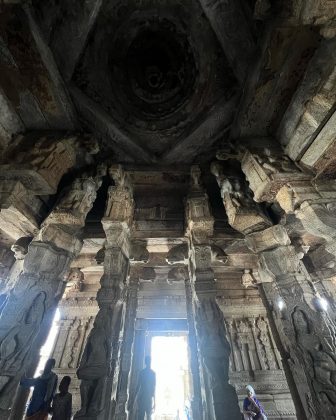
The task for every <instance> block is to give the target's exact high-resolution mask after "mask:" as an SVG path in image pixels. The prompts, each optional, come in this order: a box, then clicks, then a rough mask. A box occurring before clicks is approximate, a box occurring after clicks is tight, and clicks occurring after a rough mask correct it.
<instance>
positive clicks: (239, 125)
mask: <svg viewBox="0 0 336 420" xmlns="http://www.w3.org/2000/svg"><path fill="white" fill-rule="evenodd" d="M318 42H319V36H318V34H316V33H315V32H313V31H311V29H310V28H308V27H299V26H288V24H284V25H283V26H281V22H280V23H279V22H277V21H275V22H273V24H272V25H268V26H266V29H265V33H264V36H263V38H262V39H261V45H260V55H259V57H258V56H257V57H256V58H255V59H254V65H253V66H251V68H250V69H249V77H248V79H247V81H246V84H245V88H244V94H243V97H242V100H241V104H240V107H239V112H238V115H237V118H236V120H235V123H234V126H233V128H232V132H231V137H232V138H249V137H261V136H262V137H265V136H269V135H272V134H273V133H274V131H275V130H276V129H277V127H278V125H279V123H280V121H281V117H282V115H283V114H284V112H285V111H286V108H287V106H288V105H289V104H290V102H291V99H292V96H293V94H294V93H295V90H296V88H297V85H298V83H299V82H300V80H301V78H302V76H303V74H304V71H305V68H306V66H307V65H308V63H309V60H310V58H311V56H312V54H313V52H314V49H315V48H317V46H318Z"/></svg>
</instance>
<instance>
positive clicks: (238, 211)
mask: <svg viewBox="0 0 336 420" xmlns="http://www.w3.org/2000/svg"><path fill="white" fill-rule="evenodd" d="M211 172H212V174H213V175H215V177H216V179H217V183H218V186H219V187H220V190H221V196H222V199H223V204H224V207H225V211H226V214H227V217H228V221H229V224H230V226H232V227H233V228H234V229H235V230H237V231H238V232H241V233H243V234H248V233H251V232H255V231H257V230H262V229H266V228H267V227H269V226H271V225H272V223H271V221H270V220H269V219H268V217H267V216H266V215H265V214H264V213H263V211H262V210H261V208H260V207H258V205H257V204H256V203H255V202H254V201H253V198H252V196H251V194H250V192H249V189H248V188H244V189H243V185H242V181H241V180H239V179H238V178H233V179H229V178H227V177H226V176H225V175H224V173H223V168H222V166H221V165H220V164H219V163H218V162H213V163H212V164H211Z"/></svg>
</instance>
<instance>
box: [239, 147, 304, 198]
mask: <svg viewBox="0 0 336 420" xmlns="http://www.w3.org/2000/svg"><path fill="white" fill-rule="evenodd" d="M241 167H242V171H243V172H244V174H245V176H246V179H247V180H248V182H249V185H250V188H251V190H252V191H253V193H254V197H253V198H254V200H255V201H257V202H261V201H267V202H270V203H271V202H272V201H274V198H275V196H276V194H277V192H278V191H279V190H280V188H281V187H282V186H283V185H285V184H286V183H287V182H289V181H293V180H308V179H309V178H310V177H309V175H306V174H304V173H302V172H300V171H299V169H298V168H297V167H296V166H295V165H294V163H293V162H292V161H291V160H290V159H289V158H288V157H287V156H286V155H281V154H280V153H279V152H278V153H276V154H273V152H272V150H270V149H264V150H263V151H262V152H259V153H258V152H257V153H251V152H249V151H246V152H245V154H244V155H243V157H242V160H241Z"/></svg>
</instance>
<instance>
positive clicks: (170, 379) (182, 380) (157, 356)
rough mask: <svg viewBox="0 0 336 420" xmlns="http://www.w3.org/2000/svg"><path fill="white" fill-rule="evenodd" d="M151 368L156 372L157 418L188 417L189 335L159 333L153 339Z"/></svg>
mask: <svg viewBox="0 0 336 420" xmlns="http://www.w3.org/2000/svg"><path fill="white" fill-rule="evenodd" d="M151 341H152V342H151V355H152V369H153V370H154V371H155V372H156V381H157V383H156V405H155V413H154V416H153V418H154V420H175V419H176V420H177V419H178V420H187V419H188V418H189V417H188V414H189V413H190V381H189V362H188V344H187V336H186V335H176V336H174V335H166V336H162V335H158V336H154V337H152V340H151Z"/></svg>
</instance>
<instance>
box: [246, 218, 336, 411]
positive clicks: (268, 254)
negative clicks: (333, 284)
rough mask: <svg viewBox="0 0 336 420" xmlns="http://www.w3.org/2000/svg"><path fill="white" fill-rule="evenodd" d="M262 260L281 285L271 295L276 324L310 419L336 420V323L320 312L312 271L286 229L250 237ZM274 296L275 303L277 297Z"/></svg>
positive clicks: (263, 273)
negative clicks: (312, 280)
mask: <svg viewBox="0 0 336 420" xmlns="http://www.w3.org/2000/svg"><path fill="white" fill-rule="evenodd" d="M247 241H248V245H249V246H250V248H251V249H252V250H253V251H254V252H257V253H258V254H259V256H260V270H259V271H260V275H261V278H267V277H269V279H270V280H271V281H273V282H274V283H275V288H273V294H269V295H268V298H271V301H272V300H273V301H272V302H271V303H272V304H273V307H274V308H277V307H278V304H279V299H281V300H280V302H281V306H280V308H279V309H277V310H276V311H277V318H276V325H277V327H278V332H279V336H280V338H281V341H282V344H283V346H284V348H285V350H286V352H287V354H288V359H289V360H288V362H289V364H290V366H291V370H292V375H293V378H294V381H295V383H296V386H297V388H298V390H299V394H300V397H301V402H302V405H303V407H304V409H305V412H306V416H307V418H317V417H320V418H322V419H330V418H333V417H335V416H336V409H335V406H336V382H335V380H334V375H336V360H335V351H336V343H335V333H336V325H335V323H334V322H333V321H332V319H331V318H330V317H329V315H328V314H327V313H326V312H324V311H321V310H319V307H318V302H317V297H316V295H315V291H314V288H313V285H312V283H311V282H310V281H309V278H307V271H306V270H305V268H304V266H303V264H302V262H301V261H300V259H299V257H298V255H297V253H296V251H295V249H294V247H293V246H292V245H290V239H289V237H288V235H287V233H286V230H285V228H284V227H282V226H279V225H278V226H273V227H271V228H268V229H266V230H265V231H262V232H257V233H254V234H251V235H249V236H248V238H247ZM272 297H273V299H272ZM335 377H336V376H335Z"/></svg>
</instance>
